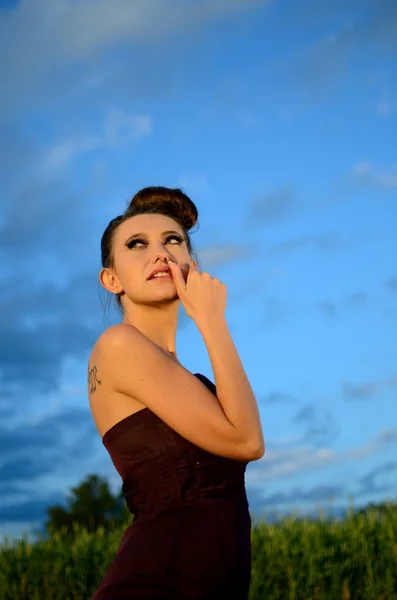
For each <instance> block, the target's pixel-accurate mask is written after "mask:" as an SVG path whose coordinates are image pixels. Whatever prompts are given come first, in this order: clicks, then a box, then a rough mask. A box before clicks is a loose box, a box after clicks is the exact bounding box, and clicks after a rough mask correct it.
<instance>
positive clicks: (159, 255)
mask: <svg viewBox="0 0 397 600" xmlns="http://www.w3.org/2000/svg"><path fill="white" fill-rule="evenodd" d="M170 258H171V254H170V253H169V252H168V250H167V248H165V247H164V246H163V245H162V244H159V245H158V247H157V248H156V249H155V250H154V253H153V263H156V262H158V261H163V262H167V261H168V260H169V259H170Z"/></svg>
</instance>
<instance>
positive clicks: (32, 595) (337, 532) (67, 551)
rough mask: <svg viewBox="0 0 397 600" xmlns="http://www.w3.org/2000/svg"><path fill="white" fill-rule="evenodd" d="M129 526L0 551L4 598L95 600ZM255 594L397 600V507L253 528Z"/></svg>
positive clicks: (274, 599) (255, 597)
mask: <svg viewBox="0 0 397 600" xmlns="http://www.w3.org/2000/svg"><path fill="white" fill-rule="evenodd" d="M126 526H127V524H126V525H125V526H123V527H122V528H120V529H117V530H114V531H113V532H111V533H105V531H104V529H103V528H99V529H98V530H97V531H96V533H94V534H93V533H87V532H86V531H84V530H81V529H79V528H76V534H77V535H76V537H75V539H74V541H72V542H71V541H70V540H69V541H66V539H65V538H64V537H63V535H62V534H61V533H56V534H54V535H53V536H52V538H51V539H50V540H48V541H39V542H36V543H34V544H31V543H30V544H29V543H28V542H27V541H26V539H23V540H20V541H18V542H16V543H13V544H7V542H6V543H5V544H4V546H3V548H2V549H1V551H0V600H89V598H90V597H91V596H92V594H93V593H94V591H95V589H96V588H97V587H98V585H99V583H100V581H101V579H102V577H103V575H104V574H105V571H106V569H107V567H108V565H109V564H110V562H111V560H112V558H113V557H114V555H115V553H116V550H117V547H118V545H119V543H120V539H121V536H122V534H123V531H124V528H125V527H126ZM250 600H397V511H396V508H395V507H393V506H390V507H389V508H387V507H386V508H384V509H383V510H382V511H378V510H375V509H374V510H368V511H367V512H363V513H361V514H354V513H353V511H351V512H350V513H349V515H348V517H347V518H345V519H344V520H342V521H326V520H325V519H324V518H323V519H319V520H317V521H310V520H308V519H300V518H299V517H298V516H296V517H289V518H286V519H284V520H283V521H281V522H279V523H277V524H269V523H266V522H265V521H263V522H261V523H259V524H258V525H254V526H253V529H252V578H251V590H250Z"/></svg>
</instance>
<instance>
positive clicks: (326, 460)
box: [247, 428, 397, 484]
mask: <svg viewBox="0 0 397 600" xmlns="http://www.w3.org/2000/svg"><path fill="white" fill-rule="evenodd" d="M394 444H397V428H394V429H383V430H382V431H380V432H379V433H378V434H376V435H374V436H373V437H372V438H370V439H369V440H368V442H366V443H365V444H363V445H361V446H358V447H356V448H348V449H347V450H343V451H341V452H337V451H334V450H331V449H330V448H313V447H311V446H308V445H307V446H293V447H288V448H275V449H272V448H271V447H270V448H269V449H267V450H266V453H265V455H264V457H263V458H261V459H260V460H259V461H256V462H255V463H253V465H252V466H251V467H250V470H249V471H248V473H247V481H249V483H251V484H254V483H255V484H257V483H259V482H263V481H264V480H266V481H270V480H273V481H275V480H281V479H286V478H289V477H292V476H293V475H299V474H301V473H304V472H307V471H315V470H318V469H322V468H324V467H326V466H331V465H340V464H343V465H345V464H347V463H348V462H349V461H351V460H360V459H362V458H365V457H367V456H370V455H372V454H375V453H377V452H380V451H381V450H383V449H385V448H388V447H390V446H391V445H394Z"/></svg>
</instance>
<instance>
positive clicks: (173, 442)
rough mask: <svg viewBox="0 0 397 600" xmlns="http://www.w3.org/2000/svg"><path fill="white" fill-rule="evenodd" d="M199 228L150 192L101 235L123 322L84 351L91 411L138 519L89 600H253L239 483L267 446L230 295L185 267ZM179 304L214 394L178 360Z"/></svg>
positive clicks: (182, 210) (192, 265)
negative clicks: (197, 339)
mask: <svg viewBox="0 0 397 600" xmlns="http://www.w3.org/2000/svg"><path fill="white" fill-rule="evenodd" d="M197 217H198V213H197V208H196V206H195V205H194V203H193V202H192V201H191V200H190V198H188V197H187V196H186V195H185V194H184V193H183V192H182V191H181V190H179V189H169V188H164V187H150V188H145V189H143V190H141V191H140V192H138V193H137V194H136V196H135V197H134V198H133V199H132V201H131V203H130V205H129V206H128V208H127V209H126V211H125V212H124V214H123V215H121V216H119V217H116V218H115V219H113V220H112V221H111V222H110V223H109V225H108V227H107V228H106V230H105V232H104V234H103V236H102V241H101V250H102V266H103V268H102V270H101V272H100V275H99V279H100V282H101V284H102V286H103V287H104V288H105V289H106V290H108V291H109V292H111V293H112V294H115V295H116V297H117V302H118V304H119V306H120V307H121V309H122V314H123V319H122V322H121V323H118V324H116V325H113V326H111V327H109V328H108V329H107V330H105V331H104V332H103V333H102V334H101V336H100V337H99V339H98V341H97V342H96V344H95V346H94V348H93V351H92V353H91V356H90V359H89V366H88V390H89V401H90V408H91V411H92V415H93V418H94V421H95V424H96V426H97V429H98V432H99V434H100V436H101V438H102V441H103V444H104V446H105V447H106V449H107V451H108V452H109V455H110V457H111V459H112V461H113V464H114V465H115V468H116V469H117V471H118V473H119V474H120V476H121V478H122V480H123V488H122V489H123V493H124V496H125V498H126V502H127V504H128V507H129V509H130V510H131V513H132V514H134V515H135V519H134V521H133V523H132V524H131V525H130V526H129V527H128V528H127V529H126V531H125V533H124V535H123V538H122V541H121V544H120V546H119V548H118V550H117V553H116V556H115V558H114V560H113V562H112V563H111V565H110V566H109V568H108V570H107V572H106V574H105V577H104V578H103V580H102V582H101V584H100V586H99V588H98V589H97V591H96V593H95V594H94V596H93V600H110V599H112V600H113V599H116V598H117V599H121V598H141V599H143V598H152V599H154V598H167V599H170V600H171V599H172V600H176V599H180V600H185V599H186V600H193V599H206V600H212V599H213V600H220V599H225V600H226V599H227V600H233V599H236V600H237V599H239V600H240V599H241V600H242V599H247V598H248V591H249V585H250V577H251V542H250V532H251V519H250V515H249V511H248V502H247V497H246V493H245V481H244V475H245V470H246V466H247V463H248V462H250V461H254V460H257V459H259V458H261V457H262V456H263V454H264V441H263V435H262V429H261V423H260V417H259V413H258V408H257V404H256V401H255V397H254V394H253V392H252V389H251V386H250V384H249V382H248V379H247V376H246V374H245V372H244V369H243V366H242V364H241V362H240V359H239V356H238V354H237V351H236V348H235V346H234V344H233V341H232V338H231V336H230V333H229V330H228V326H227V323H226V320H225V309H226V287H225V285H224V284H223V283H221V282H220V281H218V279H216V278H212V277H210V276H209V274H208V273H200V272H199V270H198V268H197V263H196V262H195V260H193V254H192V248H191V241H190V237H189V233H188V232H189V230H190V229H191V228H192V227H193V225H195V223H196V221H197ZM180 303H182V305H183V307H184V309H185V311H186V313H187V315H188V316H189V317H191V319H193V321H194V322H195V324H196V326H197V327H198V329H199V331H200V333H201V335H202V337H203V340H204V343H205V345H206V348H207V350H208V354H209V358H210V361H211V365H212V369H213V373H214V378H215V384H216V386H215V385H214V384H213V383H212V382H211V381H209V380H208V379H207V378H206V377H205V376H204V375H201V374H198V373H197V374H195V375H193V374H192V373H190V372H189V371H188V370H187V369H185V368H184V367H183V366H182V365H181V364H180V363H179V361H178V358H177V354H176V347H175V336H176V328H177V317H178V308H179V304H180Z"/></svg>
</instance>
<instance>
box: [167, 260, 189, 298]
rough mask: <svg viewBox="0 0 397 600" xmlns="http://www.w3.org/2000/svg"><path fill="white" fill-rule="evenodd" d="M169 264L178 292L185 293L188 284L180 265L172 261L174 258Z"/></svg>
mask: <svg viewBox="0 0 397 600" xmlns="http://www.w3.org/2000/svg"><path fill="white" fill-rule="evenodd" d="M168 264H169V267H170V269H171V274H172V278H173V280H174V283H175V287H176V291H177V292H178V294H179V292H182V293H183V292H184V291H185V288H186V284H185V280H184V278H183V273H182V271H181V269H180V267H179V266H178V265H177V264H176V263H174V262H172V260H169V261H168Z"/></svg>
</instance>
